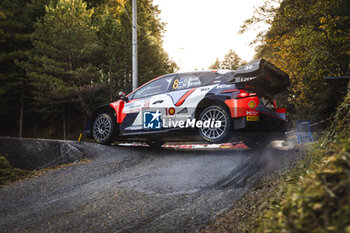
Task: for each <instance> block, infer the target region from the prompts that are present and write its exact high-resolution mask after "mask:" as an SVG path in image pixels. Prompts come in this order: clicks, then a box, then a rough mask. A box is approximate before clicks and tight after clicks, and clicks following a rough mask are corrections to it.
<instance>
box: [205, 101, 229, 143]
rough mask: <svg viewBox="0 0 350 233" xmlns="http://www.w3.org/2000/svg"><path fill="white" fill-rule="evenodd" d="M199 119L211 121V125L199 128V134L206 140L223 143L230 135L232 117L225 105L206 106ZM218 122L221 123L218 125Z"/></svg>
mask: <svg viewBox="0 0 350 233" xmlns="http://www.w3.org/2000/svg"><path fill="white" fill-rule="evenodd" d="M199 120H201V121H202V122H206V121H210V124H209V127H202V128H199V134H200V135H201V137H202V138H203V139H204V140H206V141H208V142H210V143H222V142H224V141H225V140H226V139H227V138H228V137H229V133H230V128H231V119H230V115H229V113H228V111H227V110H226V108H224V107H223V106H221V105H212V106H209V107H207V108H205V109H204V110H203V111H202V113H201V114H200V115H199ZM212 122H214V123H212ZM217 122H219V125H216V123H217ZM204 126H205V124H204Z"/></svg>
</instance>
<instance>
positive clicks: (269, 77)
mask: <svg viewBox="0 0 350 233" xmlns="http://www.w3.org/2000/svg"><path fill="white" fill-rule="evenodd" d="M233 77H234V78H233V79H232V80H231V81H230V82H231V83H235V84H244V85H248V86H252V87H256V88H259V89H263V90H265V91H267V92H268V93H269V94H271V95H275V94H278V93H280V92H282V91H285V90H287V87H288V85H289V76H288V74H286V73H285V72H283V71H282V70H280V69H278V68H277V67H275V66H274V65H272V64H271V63H269V62H267V61H265V60H263V59H258V60H254V61H252V62H249V63H248V64H246V65H243V66H240V67H238V69H237V70H236V71H235V73H234V74H233Z"/></svg>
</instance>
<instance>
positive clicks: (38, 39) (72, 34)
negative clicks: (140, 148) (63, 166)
mask: <svg viewBox="0 0 350 233" xmlns="http://www.w3.org/2000/svg"><path fill="white" fill-rule="evenodd" d="M131 8H132V7H131V1H129V0H125V1H124V0H104V1H97V0H3V1H1V3H0V69H1V74H0V98H1V100H0V119H1V123H0V124H1V125H0V131H1V134H2V135H11V136H25V137H37V136H41V137H48V138H75V137H76V136H77V135H76V134H77V132H78V133H79V131H80V130H82V129H83V127H84V125H85V123H86V117H87V116H88V115H89V114H90V113H91V111H93V109H94V108H95V107H96V106H97V105H100V104H104V103H107V102H109V101H113V100H115V99H116V97H117V93H118V92H119V91H124V92H130V91H131V74H132V67H131V60H132V54H131V51H132V49H131V37H132V33H131V30H132V21H131ZM159 13H160V11H159V10H158V8H157V7H156V6H154V5H153V1H152V0H142V1H138V46H139V67H138V69H139V84H142V83H144V82H146V81H148V80H150V79H153V78H155V77H157V76H159V75H162V74H166V73H172V72H174V71H175V70H176V69H177V65H176V64H175V63H174V62H173V61H171V60H170V59H169V57H168V55H167V53H166V52H165V51H164V50H163V47H162V44H163V41H162V36H163V32H164V30H165V24H164V23H162V22H161V21H160V18H159ZM40 132H43V134H41V133H40Z"/></svg>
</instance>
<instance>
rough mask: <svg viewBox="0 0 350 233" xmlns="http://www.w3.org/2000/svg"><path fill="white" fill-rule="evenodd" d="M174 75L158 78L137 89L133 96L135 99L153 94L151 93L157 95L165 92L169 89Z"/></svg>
mask: <svg viewBox="0 0 350 233" xmlns="http://www.w3.org/2000/svg"><path fill="white" fill-rule="evenodd" d="M173 78H174V76H173V75H172V76H167V77H164V78H160V79H157V80H155V81H153V82H151V83H149V84H147V85H145V86H143V87H142V88H140V89H139V90H137V91H136V92H135V94H134V96H133V99H137V98H141V97H146V96H151V95H157V94H160V93H164V92H166V91H167V90H168V88H169V86H170V83H171V81H172V80H173Z"/></svg>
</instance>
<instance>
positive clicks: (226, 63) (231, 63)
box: [208, 49, 246, 70]
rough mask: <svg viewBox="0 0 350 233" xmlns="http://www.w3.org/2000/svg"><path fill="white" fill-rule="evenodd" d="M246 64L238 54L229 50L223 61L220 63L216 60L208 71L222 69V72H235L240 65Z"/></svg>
mask: <svg viewBox="0 0 350 233" xmlns="http://www.w3.org/2000/svg"><path fill="white" fill-rule="evenodd" d="M245 63H246V62H245V61H243V60H242V59H241V58H240V57H239V56H238V54H237V53H236V52H235V51H233V50H232V49H230V51H228V53H226V54H225V57H224V60H223V61H220V60H219V59H218V58H216V60H215V62H214V63H213V64H211V65H210V66H209V67H208V68H209V69H223V70H236V69H237V68H238V67H240V66H241V65H244V64H245Z"/></svg>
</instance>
